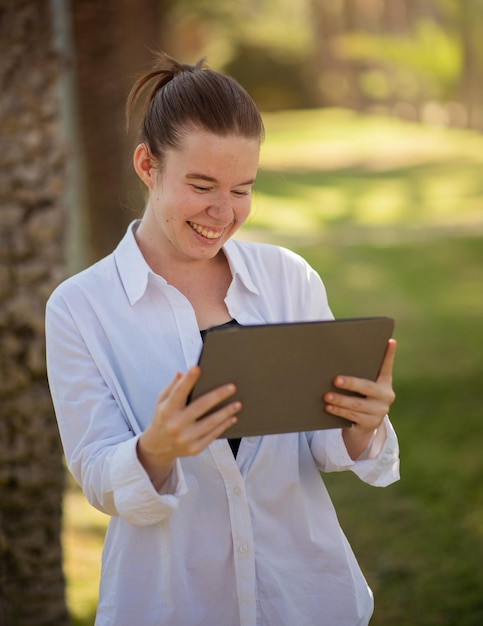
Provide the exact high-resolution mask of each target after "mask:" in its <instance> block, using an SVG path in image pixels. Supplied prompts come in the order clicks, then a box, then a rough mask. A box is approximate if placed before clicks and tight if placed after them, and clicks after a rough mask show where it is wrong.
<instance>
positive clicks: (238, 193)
mask: <svg viewBox="0 0 483 626" xmlns="http://www.w3.org/2000/svg"><path fill="white" fill-rule="evenodd" d="M250 192H251V189H246V190H245V191H238V190H236V189H235V190H233V191H232V194H233V195H234V196H236V197H237V198H241V197H243V196H249V195H250Z"/></svg>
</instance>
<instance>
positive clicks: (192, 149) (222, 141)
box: [165, 130, 260, 177]
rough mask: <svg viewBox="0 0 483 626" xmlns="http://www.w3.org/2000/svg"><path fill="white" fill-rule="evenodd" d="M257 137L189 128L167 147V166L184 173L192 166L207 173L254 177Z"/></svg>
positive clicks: (215, 175) (216, 175)
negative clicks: (181, 136) (179, 139)
mask: <svg viewBox="0 0 483 626" xmlns="http://www.w3.org/2000/svg"><path fill="white" fill-rule="evenodd" d="M259 154H260V140H259V139H258V138H247V137H242V136H240V135H227V136H220V135H215V134H213V133H209V132H203V131H198V130H194V131H190V132H189V133H187V134H186V135H185V136H184V137H183V138H182V140H181V141H180V143H179V145H178V147H177V148H173V149H171V150H168V151H167V153H166V161H165V164H166V166H167V167H169V166H170V165H171V166H174V167H176V168H181V170H180V171H182V172H183V174H186V173H189V172H190V170H191V169H192V168H195V170H196V171H200V168H201V170H202V171H203V173H205V174H206V175H208V176H213V177H218V176H220V175H221V174H222V173H224V172H232V173H234V174H236V173H240V174H242V173H244V175H245V176H246V175H247V174H249V175H250V176H249V177H254V175H255V172H256V170H257V167H258V159H259Z"/></svg>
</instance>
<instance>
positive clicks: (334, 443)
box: [46, 223, 399, 626]
mask: <svg viewBox="0 0 483 626" xmlns="http://www.w3.org/2000/svg"><path fill="white" fill-rule="evenodd" d="M134 228H135V223H134V224H133V225H131V226H130V228H129V229H128V232H127V233H126V236H125V237H124V238H123V240H122V241H121V243H120V244H119V246H118V247H117V249H116V250H115V251H114V253H113V254H111V255H110V256H108V257H106V258H105V259H103V260H102V261H100V262H99V263H97V264H95V265H93V266H92V267H90V268H88V269H87V270H85V271H83V272H81V273H80V274H78V275H76V276H74V277H72V278H70V279H68V280H67V281H66V282H64V283H63V284H62V285H60V286H59V287H58V288H57V289H56V291H55V292H54V293H53V294H52V296H51V298H50V300H49V302H48V306H47V316H46V331H47V364H48V373H49V382H50V386H51V391H52V397H53V401H54V406H55V411H56V415H57V419H58V424H59V429H60V433H61V438H62V442H63V446H64V450H65V455H66V459H67V462H68V465H69V468H70V470H71V471H72V473H73V475H74V476H75V478H76V479H77V481H78V482H79V483H80V484H81V486H82V488H83V490H84V493H85V495H86V496H87V498H88V500H89V502H90V503H91V504H92V505H93V506H95V507H96V508H98V509H99V510H101V511H104V512H105V513H107V514H108V515H110V516H111V520H110V523H109V527H108V530H107V535H106V540H105V546H104V551H103V560H102V574H101V586H100V598H99V606H98V611H97V618H96V625H97V626H107V625H112V626H133V625H140V626H161V625H171V626H195V625H196V626H238V625H240V626H262V625H263V626H295V625H296V626H316V625H319V624H320V625H325V626H355V625H363V624H367V623H368V621H369V618H370V615H371V613H372V609H373V600H372V594H371V591H370V589H369V588H368V586H367V584H366V581H365V580H364V577H363V575H362V573H361V571H360V568H359V566H358V564H357V562H356V560H355V557H354V555H353V552H352V550H351V548H350V546H349V544H348V542H347V540H346V538H345V536H344V534H343V532H342V530H341V528H340V526H339V523H338V521H337V517H336V514H335V511H334V508H333V505H332V503H331V500H330V498H329V495H328V493H327V490H326V488H325V486H324V483H323V481H322V479H321V476H320V471H319V470H322V471H326V472H329V471H341V470H351V471H353V472H355V473H356V474H357V475H358V476H359V477H360V478H361V479H362V480H364V481H366V482H368V483H371V484H373V485H378V486H384V485H387V484H389V483H391V482H393V481H395V480H397V479H398V476H399V475H398V472H399V464H398V446H397V440H396V436H395V434H394V431H393V429H392V427H391V424H390V422H389V420H388V419H387V418H386V419H385V423H384V427H382V428H380V429H379V430H378V433H377V436H376V438H375V440H374V441H373V442H372V445H371V447H370V448H369V449H368V450H366V452H365V453H364V455H363V456H362V457H361V458H360V459H358V460H357V461H353V460H352V459H351V458H350V457H349V455H348V453H347V451H346V448H345V446H344V444H343V440H342V436H341V431H340V430H339V429H334V430H324V431H318V432H308V433H291V434H286V435H271V436H265V437H247V438H244V439H242V442H241V445H240V449H239V451H238V454H237V457H236V459H235V457H234V456H233V454H232V451H231V449H230V447H229V444H228V442H227V440H226V439H219V440H216V441H214V442H213V443H212V444H211V445H210V446H209V447H208V448H207V449H205V450H204V451H203V452H202V453H201V454H199V455H197V456H195V457H186V458H180V459H178V460H177V462H176V465H175V469H174V471H173V472H172V474H171V476H170V479H169V480H168V481H167V482H166V484H165V485H164V486H163V489H162V490H161V491H160V492H158V491H156V490H155V488H154V487H153V485H152V483H151V481H150V480H149V477H148V475H147V473H146V472H145V470H144V469H143V467H142V465H141V464H140V462H139V460H138V458H137V455H136V443H137V439H138V437H139V435H140V433H141V432H142V431H143V430H144V429H145V428H146V427H147V425H148V424H149V422H150V420H151V417H152V414H153V409H154V404H155V402H156V399H157V396H158V394H159V392H160V391H161V390H162V389H163V388H164V387H165V386H166V385H167V384H168V382H169V381H170V380H171V379H172V378H173V376H174V374H175V372H177V371H186V369H187V368H189V367H190V366H192V365H193V364H195V363H196V362H197V360H198V357H199V354H200V350H201V346H202V340H201V337H200V332H199V328H198V326H197V322H196V318H195V314H194V311H193V309H192V307H191V305H190V303H189V302H188V300H187V299H186V298H185V297H184V296H183V295H182V294H181V293H180V292H179V291H177V290H176V289H175V288H174V287H172V286H170V285H169V284H167V282H166V281H165V280H164V279H163V278H162V277H161V276H159V275H156V274H155V273H154V272H153V271H152V270H151V269H150V267H149V266H148V265H147V263H146V261H145V260H144V258H143V256H142V254H141V252H140V250H139V248H138V246H137V244H136V241H135V238H134V231H133V229H134ZM224 252H225V254H226V256H227V258H228V261H229V264H230V268H231V271H232V275H233V281H232V284H231V286H230V288H229V290H228V294H227V297H226V305H227V307H228V310H229V313H230V314H231V316H232V317H234V318H235V319H236V320H237V321H238V322H239V323H240V324H242V325H248V324H260V323H271V322H290V321H304V320H322V319H329V318H331V317H332V315H331V312H330V309H329V307H328V304H327V299H326V294H325V289H324V287H323V284H322V282H321V280H320V278H319V276H318V275H317V274H316V273H315V272H314V271H313V270H312V269H311V268H310V267H309V266H308V265H307V263H306V262H305V261H304V260H303V259H302V258H300V257H299V256H297V255H295V254H293V253H292V252H289V251H288V250H285V249H282V248H279V247H276V246H271V245H265V244H258V243H247V242H237V241H233V240H231V241H229V242H228V243H227V244H226V246H225V248H224ZM323 358H324V355H321V359H323Z"/></svg>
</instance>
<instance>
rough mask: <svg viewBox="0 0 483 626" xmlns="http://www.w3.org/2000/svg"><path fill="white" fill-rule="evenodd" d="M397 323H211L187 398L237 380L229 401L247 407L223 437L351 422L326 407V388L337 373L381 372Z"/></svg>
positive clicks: (385, 319) (367, 374) (386, 320)
mask: <svg viewBox="0 0 483 626" xmlns="http://www.w3.org/2000/svg"><path fill="white" fill-rule="evenodd" d="M393 328H394V320H393V319H392V318H389V317H364V318H356V319H338V320H330V321H323V322H300V323H299V322H297V323H287V324H265V325H260V326H258V325H257V326H227V327H221V328H219V329H213V330H209V331H207V332H206V335H205V339H204V344H203V349H202V351H201V354H200V358H199V362H198V364H199V366H200V369H201V374H200V378H199V379H198V381H197V383H196V385H195V387H194V389H193V392H192V393H191V395H190V398H189V402H192V401H193V400H195V399H196V398H198V397H199V396H201V395H203V394H204V393H206V392H207V391H210V390H212V389H215V388H216V387H219V386H220V385H224V384H227V383H235V385H236V387H237V391H236V393H235V394H234V395H233V396H232V397H231V398H230V399H229V400H227V403H228V402H232V401H233V400H240V401H241V402H242V408H241V410H240V411H239V413H238V422H237V423H236V424H234V425H233V426H232V427H230V428H229V429H228V430H226V431H225V432H224V433H223V434H222V435H221V437H222V438H227V437H228V438H232V437H233V438H234V437H246V436H256V435H269V434H275V433H288V432H301V431H309V430H321V429H326V428H343V427H347V426H350V425H351V423H350V422H348V421H347V420H345V419H343V418H340V417H336V416H334V415H330V414H329V413H327V412H326V411H325V409H324V401H323V396H324V394H325V393H326V392H327V391H329V390H335V387H334V386H333V384H332V382H333V380H334V378H335V377H336V376H337V375H339V374H345V375H346V376H357V377H359V378H367V379H371V380H376V378H377V376H378V373H379V369H380V367H381V363H382V360H383V357H384V354H385V351H386V346H387V342H388V339H389V338H390V337H391V334H392V331H393ZM338 392H339V393H340V392H341V391H340V390H338ZM347 393H350V392H347ZM220 406H222V405H220Z"/></svg>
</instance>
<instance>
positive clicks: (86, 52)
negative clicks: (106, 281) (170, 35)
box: [71, 0, 165, 265]
mask: <svg viewBox="0 0 483 626" xmlns="http://www.w3.org/2000/svg"><path fill="white" fill-rule="evenodd" d="M163 4H165V3H162V2H160V0H138V1H137V2H132V0H103V1H102V2H99V1H98V0H71V7H72V21H73V38H74V48H75V84H76V92H77V93H76V95H77V104H78V114H79V120H78V123H79V129H80V132H79V137H80V143H81V145H80V146H79V148H80V149H81V150H82V159H81V161H82V162H83V164H84V176H83V181H84V185H85V187H84V192H85V194H84V197H85V203H86V205H85V206H83V207H79V210H80V211H83V215H84V220H85V234H86V238H85V241H84V242H83V244H84V245H83V248H84V249H85V257H84V259H83V265H87V264H90V263H92V262H94V261H96V260H98V259H99V258H101V257H103V256H104V255H106V254H108V253H109V252H111V251H112V250H113V248H114V247H115V246H116V244H117V243H118V241H119V240H120V239H121V237H122V235H123V234H124V231H125V229H126V227H127V225H128V223H129V222H130V221H132V220H133V219H134V218H136V217H138V216H139V215H140V214H141V212H142V209H143V204H144V200H143V192H142V186H141V184H140V182H139V180H138V179H137V176H136V175H135V173H134V171H133V168H132V161H131V157H132V151H133V148H134V141H135V136H134V133H130V134H129V135H127V134H126V131H125V120H124V107H125V102H126V97H127V94H128V92H129V90H130V88H131V85H132V84H133V82H134V79H135V78H136V77H137V76H138V75H139V74H140V73H141V72H143V71H144V70H146V69H147V68H148V67H149V66H150V64H151V61H152V50H153V49H157V48H158V47H159V32H160V28H161V9H162V7H163Z"/></svg>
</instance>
